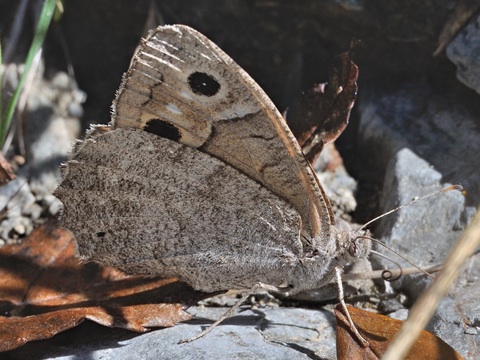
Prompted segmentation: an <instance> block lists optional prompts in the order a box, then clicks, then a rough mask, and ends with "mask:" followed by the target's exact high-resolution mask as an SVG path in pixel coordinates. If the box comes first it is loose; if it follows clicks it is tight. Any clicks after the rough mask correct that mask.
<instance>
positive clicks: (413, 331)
mask: <svg viewBox="0 0 480 360" xmlns="http://www.w3.org/2000/svg"><path fill="white" fill-rule="evenodd" d="M479 246H480V208H479V209H477V213H476V215H475V217H474V218H473V220H472V222H471V224H470V226H469V227H468V228H467V229H466V230H465V232H464V233H463V234H462V236H461V237H460V239H459V240H458V241H457V244H456V245H455V247H454V248H453V250H452V252H451V253H450V255H449V256H448V258H447V260H446V262H445V265H444V268H443V270H442V271H441V272H440V274H439V275H438V277H437V278H436V279H435V281H434V282H433V284H432V285H431V286H430V287H429V288H428V289H427V291H426V292H425V293H424V294H423V295H422V296H421V297H420V299H418V301H417V302H416V303H415V305H414V306H413V308H412V310H411V311H410V315H409V316H408V319H407V320H406V321H405V323H404V324H403V325H402V327H401V328H400V331H399V332H398V333H397V334H396V335H395V337H394V339H393V341H392V343H391V345H390V346H389V347H388V349H387V352H386V353H385V355H384V357H383V360H394V359H403V358H404V357H405V356H406V354H407V353H408V351H409V349H410V347H411V346H412V344H413V343H414V341H415V340H416V339H417V337H418V335H419V334H420V332H421V331H422V329H423V328H424V327H425V326H426V325H427V323H428V321H429V320H430V318H431V317H432V315H433V313H434V312H435V310H436V308H437V306H438V303H439V302H440V300H441V299H442V298H443V297H444V296H445V294H446V293H447V292H448V290H449V289H450V286H451V285H452V283H453V281H454V280H455V278H456V277H457V276H458V272H459V269H461V268H462V265H463V264H464V263H465V260H467V259H468V258H469V257H470V256H471V255H472V254H473V253H474V252H475V251H476V249H477V248H478V247H479Z"/></svg>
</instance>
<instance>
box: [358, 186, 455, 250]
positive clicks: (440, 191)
mask: <svg viewBox="0 0 480 360" xmlns="http://www.w3.org/2000/svg"><path fill="white" fill-rule="evenodd" d="M451 190H458V191H462V190H463V187H462V186H461V185H451V186H448V187H446V188H444V189H441V190H438V191H435V192H433V193H431V194H428V195H425V196H421V197H415V198H414V199H413V200H412V201H410V202H408V203H406V204H402V205H400V206H397V207H396V208H394V209H392V210H390V211H387V212H386V213H384V214H382V215H379V216H377V217H376V218H374V219H372V220H370V221H368V222H366V223H365V224H363V225H362V227H361V228H360V229H358V231H360V230H363V229H364V228H366V227H367V226H368V225H370V224H371V223H373V222H375V221H377V220H379V219H381V218H383V217H384V216H387V215H390V214H391V213H393V212H395V211H398V210H400V209H401V208H404V207H406V206H409V205H412V204H414V203H416V202H417V201H421V200H425V199H427V198H429V197H432V196H436V195H438V194H440V193H443V192H447V191H451ZM390 250H391V249H390ZM397 255H398V254H397Z"/></svg>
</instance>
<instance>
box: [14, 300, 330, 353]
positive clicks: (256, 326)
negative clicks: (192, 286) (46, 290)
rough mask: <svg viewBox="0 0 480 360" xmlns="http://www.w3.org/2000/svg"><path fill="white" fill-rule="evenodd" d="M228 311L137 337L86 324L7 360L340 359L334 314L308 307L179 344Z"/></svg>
mask: <svg viewBox="0 0 480 360" xmlns="http://www.w3.org/2000/svg"><path fill="white" fill-rule="evenodd" d="M226 309H227V308H203V309H200V308H198V307H195V308H191V309H190V310H189V312H190V313H192V314H193V313H195V314H196V318H195V319H194V320H191V321H189V322H187V323H182V324H177V325H176V326H175V327H172V328H167V329H161V330H157V331H152V332H149V333H146V334H141V335H136V334H133V333H127V332H126V331H122V330H118V329H108V328H103V329H102V328H99V327H98V326H92V325H91V324H82V325H81V326H80V327H79V328H77V329H73V330H71V331H68V332H66V333H63V334H59V335H57V336H56V337H54V338H53V339H51V340H49V341H42V342H37V343H36V344H35V343H30V344H27V345H25V346H23V347H21V348H19V349H17V350H13V351H10V352H8V353H6V354H5V355H6V356H5V357H4V359H25V358H30V357H31V356H32V354H35V356H36V357H37V358H55V359H58V360H60V359H62V360H67V359H76V360H80V359H89V360H94V359H118V360H122V359H185V360H188V359H192V360H193V359H246V358H248V359H336V355H335V354H336V350H335V331H334V319H333V315H332V314H331V313H330V312H327V311H317V310H304V309H291V308H290V309H261V310H257V311H251V310H247V311H243V312H241V313H240V314H238V315H236V316H234V317H232V318H230V319H228V320H226V321H225V322H223V323H222V324H220V325H219V326H218V327H217V328H215V329H214V330H213V331H212V332H211V333H210V334H208V335H207V336H206V337H204V338H201V339H199V340H197V341H194V342H191V343H187V344H181V345H178V344H177V343H178V341H180V340H182V339H185V338H188V337H192V336H195V335H196V334H197V333H198V332H200V331H201V330H202V329H203V328H204V327H205V326H208V325H209V324H211V323H212V321H213V320H216V319H218V317H219V316H221V315H222V314H223V313H224V312H225V311H226Z"/></svg>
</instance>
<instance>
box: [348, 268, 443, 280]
mask: <svg viewBox="0 0 480 360" xmlns="http://www.w3.org/2000/svg"><path fill="white" fill-rule="evenodd" d="M442 268H443V264H435V265H429V266H424V267H422V268H421V269H422V270H423V271H426V272H428V273H430V274H432V273H435V272H438V271H440V270H442ZM387 270H388V271H389V272H390V273H391V274H392V276H393V277H398V276H400V275H402V276H404V275H411V274H418V273H421V272H423V271H420V270H419V269H418V268H415V267H409V268H405V269H387ZM384 271H385V270H373V271H368V272H364V273H348V274H343V275H342V279H343V280H365V279H372V280H373V279H383V276H382V274H383V272H384Z"/></svg>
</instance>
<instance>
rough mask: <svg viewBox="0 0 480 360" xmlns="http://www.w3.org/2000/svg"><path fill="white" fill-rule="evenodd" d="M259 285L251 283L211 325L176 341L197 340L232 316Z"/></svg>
mask: <svg viewBox="0 0 480 360" xmlns="http://www.w3.org/2000/svg"><path fill="white" fill-rule="evenodd" d="M261 287H263V284H261V283H258V284H255V285H253V286H252V287H251V288H250V289H249V290H248V291H246V292H244V293H243V294H242V297H241V298H240V299H239V300H238V301H237V302H236V303H235V304H234V305H233V306H232V307H231V308H230V309H228V310H227V311H226V312H225V314H223V315H222V316H220V318H219V319H218V320H217V321H215V322H214V323H213V324H212V325H210V326H209V327H208V328H206V329H205V330H203V331H202V332H200V333H199V334H197V335H195V336H194V337H191V338H189V339H183V340H180V341H179V342H178V343H179V344H184V343H189V342H191V341H195V340H198V339H200V338H201V337H203V336H205V335H207V334H208V333H209V332H210V331H212V330H213V329H214V328H215V327H217V325H218V324H220V323H221V322H222V321H223V320H225V319H228V318H229V317H230V316H232V315H233V314H234V313H235V312H236V311H237V309H238V308H239V306H240V305H242V304H243V302H244V301H245V300H247V298H248V297H249V296H250V295H252V294H253V293H254V292H255V291H257V290H258V289H259V288H261Z"/></svg>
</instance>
